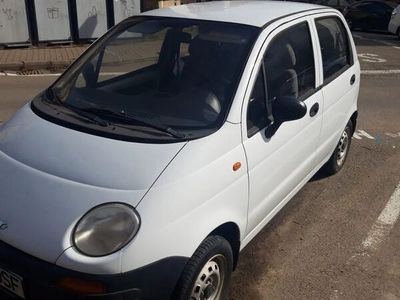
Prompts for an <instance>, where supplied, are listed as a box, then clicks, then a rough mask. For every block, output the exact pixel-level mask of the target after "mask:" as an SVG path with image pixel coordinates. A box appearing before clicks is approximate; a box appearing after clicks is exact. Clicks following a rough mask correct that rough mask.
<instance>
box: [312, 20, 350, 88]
mask: <svg viewBox="0 0 400 300" xmlns="http://www.w3.org/2000/svg"><path fill="white" fill-rule="evenodd" d="M316 26H317V32H318V37H319V43H320V46H321V54H322V62H323V68H324V83H326V82H328V81H331V80H333V79H334V78H336V76H337V75H339V74H341V73H342V72H343V71H344V70H345V69H347V68H348V67H349V66H351V65H352V60H351V57H352V56H351V50H350V44H349V39H348V36H347V32H346V29H345V28H344V26H343V23H342V21H341V20H340V19H339V18H336V17H329V18H323V19H317V20H316Z"/></svg>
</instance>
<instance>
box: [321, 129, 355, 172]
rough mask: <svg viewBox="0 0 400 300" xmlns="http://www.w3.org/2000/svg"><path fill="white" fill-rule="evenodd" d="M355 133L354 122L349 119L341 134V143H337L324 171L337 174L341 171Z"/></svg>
mask: <svg viewBox="0 0 400 300" xmlns="http://www.w3.org/2000/svg"><path fill="white" fill-rule="evenodd" d="M352 135H353V123H352V122H351V121H349V122H348V123H347V125H346V128H345V129H344V131H343V132H342V135H341V136H340V139H339V143H338V144H337V146H336V148H335V151H333V154H332V156H331V157H330V159H329V160H328V162H327V163H326V164H325V165H324V171H325V172H326V173H328V174H329V175H333V174H336V173H337V172H339V171H340V170H341V169H342V167H343V165H344V163H345V161H346V158H347V154H348V153H349V150H350V144H351V137H352Z"/></svg>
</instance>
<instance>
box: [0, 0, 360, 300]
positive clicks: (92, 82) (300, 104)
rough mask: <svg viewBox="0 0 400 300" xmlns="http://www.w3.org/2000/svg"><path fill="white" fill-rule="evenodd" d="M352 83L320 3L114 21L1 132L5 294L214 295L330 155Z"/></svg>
mask: <svg viewBox="0 0 400 300" xmlns="http://www.w3.org/2000/svg"><path fill="white" fill-rule="evenodd" d="M359 84H360V65H359V62H358V59H357V54H356V48H355V46H354V43H353V40H352V38H351V34H350V31H349V29H348V27H347V25H346V22H345V19H344V18H343V16H342V15H341V14H340V13H339V12H338V11H337V10H334V9H332V8H326V7H322V6H315V5H309V4H301V3H292V2H290V3H288V2H275V1H271V2H269V1H265V2H264V1H254V2H240V1H234V2H210V3H201V4H190V5H183V6H179V7H173V8H166V9H160V10H154V11H150V12H147V13H143V14H141V15H139V16H135V17H132V18H129V19H127V20H125V21H123V22H122V23H120V24H118V25H117V26H115V27H114V28H113V29H111V30H110V31H109V32H108V33H106V34H105V35H104V36H103V37H102V38H100V39H99V40H98V41H97V42H95V43H94V44H93V45H92V46H91V47H90V48H89V49H88V50H87V51H86V52H85V53H84V54H83V55H82V56H81V57H80V58H78V59H77V60H76V61H75V62H74V63H73V65H72V66H71V67H70V68H69V69H68V70H67V71H66V72H65V73H64V74H63V75H62V76H61V77H60V78H59V79H58V80H57V81H56V82H55V83H54V84H53V85H52V86H50V87H49V88H48V89H47V90H46V91H44V92H43V93H41V94H40V95H38V96H37V97H36V98H34V99H33V100H32V101H31V103H29V104H28V105H26V106H25V107H23V108H22V109H21V110H20V111H18V112H17V113H16V114H15V115H14V117H13V118H12V119H11V120H10V121H8V122H7V123H5V124H3V125H2V127H1V128H0V274H1V279H0V290H1V291H0V293H1V295H2V296H1V297H2V298H1V299H4V298H3V297H6V296H5V295H6V294H7V295H10V294H11V295H15V296H16V297H19V298H25V299H40V300H44V299H52V300H53V299H91V298H95V299H132V300H133V299H170V298H173V299H185V300H187V299H223V298H224V297H225V296H226V294H227V292H228V283H229V280H230V277H231V272H232V271H233V270H234V268H235V266H236V264H237V260H238V255H239V252H240V251H241V250H242V249H243V248H244V247H245V246H246V245H247V244H248V243H249V242H250V241H251V240H252V238H253V237H254V236H255V235H256V234H257V233H258V232H259V231H260V230H261V229H262V228H263V227H264V226H265V225H266V224H267V223H268V222H269V221H270V220H271V219H272V217H273V216H274V215H275V214H276V213H277V212H278V211H279V210H280V209H281V208H282V207H283V206H284V205H285V204H286V203H287V202H288V201H289V200H290V199H291V198H292V197H293V196H294V195H295V194H296V192H298V191H299V190H300V189H301V188H302V186H304V185H305V184H306V183H307V181H308V180H309V179H310V178H311V177H312V176H313V175H314V174H315V173H316V172H317V171H318V170H319V169H320V168H321V167H323V166H324V167H325V169H326V170H327V171H328V172H330V173H336V172H338V171H339V170H340V169H341V168H342V166H343V164H344V162H345V159H346V156H347V153H348V151H349V146H350V141H351V136H352V134H353V131H354V129H355V126H356V120H357V97H358V92H359ZM3 293H4V295H3Z"/></svg>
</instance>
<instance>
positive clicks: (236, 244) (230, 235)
mask: <svg viewBox="0 0 400 300" xmlns="http://www.w3.org/2000/svg"><path fill="white" fill-rule="evenodd" d="M211 235H218V236H221V237H223V238H225V239H226V240H227V241H228V242H229V244H230V245H231V247H232V252H233V270H235V269H236V266H237V263H238V260H239V252H240V229H239V226H238V225H237V224H236V223H234V222H226V223H224V224H221V225H220V226H218V227H217V228H215V229H214V230H213V231H212V232H210V234H209V235H208V236H211Z"/></svg>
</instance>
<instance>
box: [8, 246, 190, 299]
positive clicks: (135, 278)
mask: <svg viewBox="0 0 400 300" xmlns="http://www.w3.org/2000/svg"><path fill="white" fill-rule="evenodd" d="M187 260H188V258H185V257H169V258H165V259H162V260H160V261H157V262H155V263H152V264H150V265H147V266H144V267H142V268H139V269H136V270H133V271H129V272H126V273H122V274H115V275H93V274H85V273H80V272H76V271H71V270H68V269H65V268H62V267H59V266H56V265H54V264H51V263H48V262H45V261H42V260H39V259H37V258H35V257H32V256H30V255H28V254H26V253H24V252H21V251H19V250H17V249H15V248H13V247H11V246H9V245H7V244H5V243H3V242H1V241H0V267H2V268H4V269H6V270H8V271H11V272H13V273H15V274H17V275H19V276H21V277H22V278H23V288H24V292H25V297H26V299H27V300H55V299H57V300H81V299H88V300H90V299H99V300H128V299H129V300H136V299H140V300H145V299H157V300H162V299H170V298H171V294H172V292H173V290H174V288H175V286H176V283H177V281H178V279H179V276H180V274H181V273H182V270H183V268H184V266H185V264H186V262H187ZM66 277H68V278H76V279H81V280H88V281H94V282H100V283H102V284H103V285H104V286H105V288H106V293H104V294H96V295H81V294H73V293H70V292H67V291H65V290H62V289H61V288H59V287H58V286H57V283H58V282H59V281H60V280H61V279H63V278H66ZM0 299H2V300H3V299H7V300H8V299H13V300H14V299H20V298H18V297H16V296H12V295H10V294H7V293H6V291H5V290H3V289H1V288H0Z"/></svg>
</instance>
